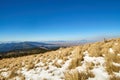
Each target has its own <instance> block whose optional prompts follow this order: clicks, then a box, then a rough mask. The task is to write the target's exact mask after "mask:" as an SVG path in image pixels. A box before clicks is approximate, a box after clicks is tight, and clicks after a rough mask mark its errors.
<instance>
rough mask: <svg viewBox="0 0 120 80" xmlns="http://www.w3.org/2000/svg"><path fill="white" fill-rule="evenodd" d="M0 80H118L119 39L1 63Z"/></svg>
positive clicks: (119, 73)
mask: <svg viewBox="0 0 120 80" xmlns="http://www.w3.org/2000/svg"><path fill="white" fill-rule="evenodd" d="M0 80H120V38H117V39H111V40H104V41H101V42H95V43H89V44H85V45H80V46H73V47H68V48H60V49H58V50H56V51H50V52H46V53H44V54H34V55H29V56H23V57H17V58H6V59H2V60H0Z"/></svg>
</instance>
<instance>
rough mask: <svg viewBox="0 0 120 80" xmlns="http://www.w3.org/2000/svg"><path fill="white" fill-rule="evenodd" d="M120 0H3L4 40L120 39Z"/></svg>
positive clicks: (1, 25) (0, 35)
mask: <svg viewBox="0 0 120 80" xmlns="http://www.w3.org/2000/svg"><path fill="white" fill-rule="evenodd" d="M119 34H120V1H119V0H0V41H41V40H79V39H87V38H92V37H99V36H118V37H119V36H120V35H119Z"/></svg>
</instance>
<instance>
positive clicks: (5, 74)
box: [1, 71, 10, 77]
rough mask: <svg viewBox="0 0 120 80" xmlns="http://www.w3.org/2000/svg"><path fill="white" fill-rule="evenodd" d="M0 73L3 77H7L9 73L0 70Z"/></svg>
mask: <svg viewBox="0 0 120 80" xmlns="http://www.w3.org/2000/svg"><path fill="white" fill-rule="evenodd" d="M1 75H2V76H4V77H8V76H9V75H10V72H9V71H8V72H1Z"/></svg>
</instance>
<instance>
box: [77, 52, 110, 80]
mask: <svg viewBox="0 0 120 80" xmlns="http://www.w3.org/2000/svg"><path fill="white" fill-rule="evenodd" d="M83 54H84V61H82V62H81V63H82V66H79V67H77V68H76V69H77V70H78V71H79V72H84V71H85V70H86V67H87V63H91V62H92V63H94V64H98V63H99V65H95V67H94V68H93V69H92V70H91V72H93V74H94V75H95V77H94V78H89V79H88V80H109V75H108V73H107V72H106V71H105V68H104V67H103V65H104V63H105V60H104V58H103V57H90V56H89V54H88V52H87V51H85V52H84V53H83Z"/></svg>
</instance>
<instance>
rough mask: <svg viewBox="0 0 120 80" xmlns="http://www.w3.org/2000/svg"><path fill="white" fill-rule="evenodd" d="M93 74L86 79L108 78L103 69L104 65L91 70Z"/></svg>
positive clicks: (106, 79) (100, 79) (107, 79)
mask: <svg viewBox="0 0 120 80" xmlns="http://www.w3.org/2000/svg"><path fill="white" fill-rule="evenodd" d="M92 72H93V74H95V77H94V78H88V80H109V75H108V73H107V72H106V71H105V68H104V67H97V68H94V69H93V70H92Z"/></svg>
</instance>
